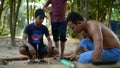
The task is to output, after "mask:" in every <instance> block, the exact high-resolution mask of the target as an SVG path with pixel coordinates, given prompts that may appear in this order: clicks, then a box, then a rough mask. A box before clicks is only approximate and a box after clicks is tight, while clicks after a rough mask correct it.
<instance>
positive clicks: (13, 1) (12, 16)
mask: <svg viewBox="0 0 120 68" xmlns="http://www.w3.org/2000/svg"><path fill="white" fill-rule="evenodd" d="M20 4H21V0H19V2H18V6H17V8H16V0H11V1H10V35H11V45H12V46H16V42H15V32H16V22H17V18H18V12H19V7H20Z"/></svg>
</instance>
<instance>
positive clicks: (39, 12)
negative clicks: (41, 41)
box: [35, 9, 45, 18]
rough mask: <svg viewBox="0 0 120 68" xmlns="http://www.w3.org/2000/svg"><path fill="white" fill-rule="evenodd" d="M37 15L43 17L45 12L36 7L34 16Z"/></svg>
mask: <svg viewBox="0 0 120 68" xmlns="http://www.w3.org/2000/svg"><path fill="white" fill-rule="evenodd" d="M38 16H40V17H42V18H44V17H45V13H44V10H43V9H37V10H36V11H35V17H38Z"/></svg>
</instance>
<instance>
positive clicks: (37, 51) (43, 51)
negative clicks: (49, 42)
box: [20, 44, 54, 55]
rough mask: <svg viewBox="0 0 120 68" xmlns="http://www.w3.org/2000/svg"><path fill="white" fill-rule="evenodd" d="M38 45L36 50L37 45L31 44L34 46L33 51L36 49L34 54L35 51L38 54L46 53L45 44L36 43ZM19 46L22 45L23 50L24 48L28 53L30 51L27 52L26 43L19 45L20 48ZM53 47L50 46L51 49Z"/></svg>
mask: <svg viewBox="0 0 120 68" xmlns="http://www.w3.org/2000/svg"><path fill="white" fill-rule="evenodd" d="M38 46H39V48H38V50H37V45H33V47H34V48H35V51H36V55H37V53H38V54H39V55H45V54H47V53H48V51H47V47H46V45H44V44H42V45H38ZM21 47H24V48H25V50H26V51H27V52H28V53H30V52H29V49H28V47H27V46H26V45H23V46H20V48H21ZM53 49H54V47H52V50H53Z"/></svg>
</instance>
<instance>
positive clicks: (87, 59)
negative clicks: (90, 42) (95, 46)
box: [78, 54, 91, 64]
mask: <svg viewBox="0 0 120 68" xmlns="http://www.w3.org/2000/svg"><path fill="white" fill-rule="evenodd" d="M90 60H91V58H90V57H89V56H86V55H85V54H80V56H79V59H78V62H80V63H82V64H88V63H90Z"/></svg>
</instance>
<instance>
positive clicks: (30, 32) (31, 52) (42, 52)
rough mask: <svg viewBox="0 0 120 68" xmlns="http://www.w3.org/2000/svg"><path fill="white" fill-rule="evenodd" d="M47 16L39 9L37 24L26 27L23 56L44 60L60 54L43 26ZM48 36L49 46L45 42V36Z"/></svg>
mask: <svg viewBox="0 0 120 68" xmlns="http://www.w3.org/2000/svg"><path fill="white" fill-rule="evenodd" d="M44 17H45V14H44V11H43V10H42V9H37V10H36V12H35V22H33V23H31V24H28V25H27V26H26V27H25V30H24V34H23V38H22V42H23V44H24V46H21V47H20V49H19V51H20V53H21V54H23V55H27V56H29V58H30V59H32V58H33V57H35V56H37V58H44V57H45V56H48V55H49V56H53V55H55V54H57V53H58V50H57V49H56V48H54V47H52V41H51V38H50V36H49V32H48V29H47V27H46V26H44V25H42V22H43V20H44ZM44 34H45V36H46V38H47V40H48V45H47V46H46V45H45V44H44V42H43V36H44Z"/></svg>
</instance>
